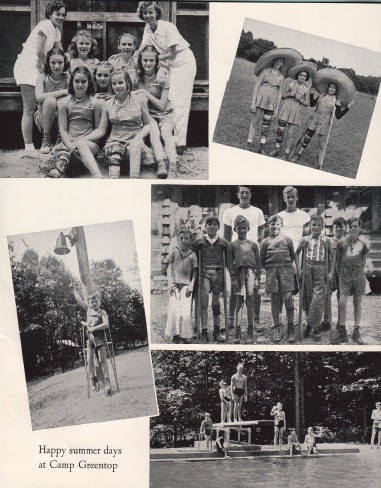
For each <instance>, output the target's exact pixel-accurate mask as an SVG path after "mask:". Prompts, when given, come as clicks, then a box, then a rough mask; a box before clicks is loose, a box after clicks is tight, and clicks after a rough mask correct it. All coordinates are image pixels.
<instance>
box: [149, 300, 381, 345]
mask: <svg viewBox="0 0 381 488" xmlns="http://www.w3.org/2000/svg"><path fill="white" fill-rule="evenodd" d="M332 303H333V307H332V310H333V312H332V313H333V323H334V324H335V323H336V321H337V306H336V303H337V302H336V294H334V298H333V299H332ZM221 304H222V300H221ZM294 306H295V323H296V322H297V320H298V307H299V299H298V297H297V296H296V297H295V300H294ZM167 307H168V295H167V293H166V291H163V292H158V291H157V290H156V292H155V293H151V331H152V332H151V337H152V342H153V343H163V342H164V343H171V338H170V337H166V336H165V335H164V329H165V325H166V320H167ZM209 314H211V309H210V307H209ZM285 315H286V314H285V311H284V308H283V317H282V319H281V320H282V321H283V324H285V323H286V316H285ZM380 315H381V300H380V297H379V296H377V295H373V296H372V295H366V296H365V297H364V299H363V317H362V323H361V335H362V338H363V340H364V342H365V343H366V344H381V330H380V328H379V327H378V325H377V324H378V323H379V317H380ZM347 318H348V321H347V331H348V337H349V341H348V344H350V345H355V342H354V341H353V340H352V338H351V336H352V333H353V327H354V321H353V305H352V303H350V301H348V311H347ZM209 320H210V322H209V325H208V330H209V341H210V342H213V339H212V329H213V326H212V322H211V316H210V315H209ZM261 323H262V325H263V326H264V328H265V331H264V332H263V333H261V334H260V335H258V334H256V338H255V342H254V343H255V344H273V343H274V341H273V329H272V328H271V327H272V317H271V303H270V300H269V299H268V298H267V297H262V305H261ZM221 324H224V316H223V315H221ZM233 336H234V331H230V343H232V340H233ZM190 342H191V343H192V344H196V343H198V342H199V341H197V340H196V339H191V340H190ZM245 343H248V344H249V343H250V342H249V341H248V339H247V318H246V310H245V309H244V311H243V317H242V340H241V344H245ZM329 343H330V337H329V332H328V331H327V332H324V333H323V334H322V337H321V340H320V342H319V344H329ZM279 344H288V342H287V340H286V327H285V326H283V327H282V340H281V342H280V343H279ZM298 344H310V345H316V344H317V343H316V342H315V341H314V340H313V339H311V338H308V339H306V338H301V340H300V341H299V342H298Z"/></svg>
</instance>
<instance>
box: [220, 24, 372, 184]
mask: <svg viewBox="0 0 381 488" xmlns="http://www.w3.org/2000/svg"><path fill="white" fill-rule="evenodd" d="M316 22H321V23H324V16H322V17H319V18H317V19H316ZM338 22H340V21H339V20H338ZM307 26H308V23H306V29H307ZM377 47H378V46H375V48H376V49H377ZM380 81H381V53H380V52H376V51H371V50H369V49H364V48H360V47H357V46H353V45H349V44H344V43H341V42H337V41H334V40H331V39H326V38H323V37H317V36H315V35H310V34H308V33H305V32H300V31H297V30H293V29H289V28H285V27H281V26H278V25H274V24H271V23H267V22H262V21H258V20H255V19H252V18H246V19H245V21H244V24H243V28H242V31H241V35H240V38H239V41H238V46H237V51H236V56H235V59H234V63H233V66H232V69H231V73H230V78H229V80H228V82H227V85H226V90H225V93H224V97H223V101H222V104H221V107H220V111H219V116H218V120H217V124H216V129H215V132H214V137H213V141H214V142H217V143H219V144H224V145H227V146H231V147H235V148H239V149H244V150H246V151H251V152H253V153H257V154H260V155H262V156H268V157H272V158H278V159H281V160H283V161H288V162H292V163H296V164H300V165H304V166H307V167H310V168H315V169H318V170H322V171H326V172H329V173H334V174H337V175H341V176H345V177H348V178H355V177H356V175H357V170H358V167H359V164H360V161H361V157H362V153H363V149H364V145H365V142H366V138H367V134H368V131H369V126H370V123H371V119H372V115H373V111H374V108H375V104H376V99H377V95H378V91H379V85H380Z"/></svg>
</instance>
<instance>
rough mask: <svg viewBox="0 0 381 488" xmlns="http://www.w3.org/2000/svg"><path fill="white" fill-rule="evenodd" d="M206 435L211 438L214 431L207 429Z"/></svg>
mask: <svg viewBox="0 0 381 488" xmlns="http://www.w3.org/2000/svg"><path fill="white" fill-rule="evenodd" d="M204 434H205V435H209V436H210V435H212V434H213V429H205V431H204Z"/></svg>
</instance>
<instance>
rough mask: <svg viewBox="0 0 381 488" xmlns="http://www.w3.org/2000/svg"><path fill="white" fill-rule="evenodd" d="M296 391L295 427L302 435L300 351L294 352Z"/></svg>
mask: <svg viewBox="0 0 381 488" xmlns="http://www.w3.org/2000/svg"><path fill="white" fill-rule="evenodd" d="M294 391H295V428H296V432H297V433H298V435H300V427H301V421H300V420H301V415H300V379H299V353H298V352H294Z"/></svg>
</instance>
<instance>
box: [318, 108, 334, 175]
mask: <svg viewBox="0 0 381 488" xmlns="http://www.w3.org/2000/svg"><path fill="white" fill-rule="evenodd" d="M334 118H335V114H334V113H333V114H332V116H331V121H330V123H329V129H328V134H327V139H326V141H325V145H324V151H323V156H322V162H321V163H319V168H318V169H323V164H324V159H325V153H326V152H327V147H328V142H329V136H330V135H331V130H332V125H333V120H334Z"/></svg>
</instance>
